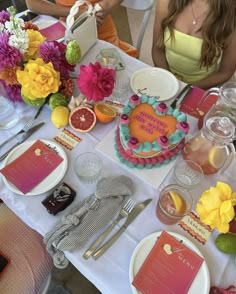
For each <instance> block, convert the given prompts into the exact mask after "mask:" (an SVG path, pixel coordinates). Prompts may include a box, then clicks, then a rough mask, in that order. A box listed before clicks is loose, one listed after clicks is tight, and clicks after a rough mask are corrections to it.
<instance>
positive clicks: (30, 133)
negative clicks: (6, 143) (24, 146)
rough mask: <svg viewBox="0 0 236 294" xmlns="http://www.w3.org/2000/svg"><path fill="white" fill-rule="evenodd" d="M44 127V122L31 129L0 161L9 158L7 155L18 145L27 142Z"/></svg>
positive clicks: (0, 157)
mask: <svg viewBox="0 0 236 294" xmlns="http://www.w3.org/2000/svg"><path fill="white" fill-rule="evenodd" d="M43 125H44V122H41V123H39V124H37V125H36V126H33V127H32V128H31V129H29V130H28V131H27V132H25V133H24V134H23V135H22V137H21V138H20V140H19V141H18V142H17V143H16V144H15V145H13V146H12V147H11V148H10V149H8V150H7V151H6V152H5V153H3V154H2V155H1V156H0V161H1V160H3V159H4V158H5V157H7V155H8V154H9V153H10V152H11V151H12V150H13V149H14V148H15V147H16V146H18V145H20V144H21V143H23V142H24V141H25V140H27V139H28V138H29V137H30V136H31V135H32V134H33V133H34V132H36V131H37V130H38V129H40V128H41V127H42V126H43Z"/></svg>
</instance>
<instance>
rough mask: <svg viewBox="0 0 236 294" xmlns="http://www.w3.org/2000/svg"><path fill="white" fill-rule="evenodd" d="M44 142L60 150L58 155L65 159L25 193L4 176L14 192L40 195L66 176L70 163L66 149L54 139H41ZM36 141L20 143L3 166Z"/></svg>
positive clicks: (5, 181)
mask: <svg viewBox="0 0 236 294" xmlns="http://www.w3.org/2000/svg"><path fill="white" fill-rule="evenodd" d="M40 141H42V142H43V143H45V144H48V145H50V147H52V148H53V149H55V151H56V152H58V155H60V156H61V157H62V158H63V159H64V160H63V161H62V162H61V163H60V164H59V165H58V167H57V168H56V169H55V170H54V171H53V172H52V173H50V174H49V175H48V176H47V177H46V178H45V179H44V180H43V181H42V182H41V183H40V184H38V185H37V186H36V187H34V188H33V189H32V190H31V191H30V192H29V193H27V194H23V193H22V192H21V191H20V190H19V189H18V188H17V187H16V186H14V185H13V184H12V183H11V182H10V181H8V179H7V178H6V177H4V176H3V181H4V183H5V184H6V186H7V187H8V188H9V189H10V190H11V191H12V192H14V193H17V194H20V195H25V196H34V195H39V194H42V193H45V192H47V191H49V190H51V189H52V188H54V187H55V186H56V185H57V184H58V183H59V182H60V181H61V180H62V178H63V177H64V175H65V173H66V170H67V165H68V160H67V156H66V153H65V151H64V149H63V148H62V147H61V146H60V145H59V144H57V143H56V142H54V141H50V140H41V139H40ZM35 142H36V140H34V141H27V142H25V143H22V144H20V145H19V146H17V147H16V148H15V149H13V150H12V151H11V152H10V153H9V154H8V156H7V157H6V159H5V161H4V163H3V166H6V165H7V164H9V163H10V162H12V161H13V160H15V159H16V158H17V157H19V156H20V155H21V154H22V153H24V152H25V151H26V150H27V149H28V148H29V147H30V146H31V145H33V144H34V143H35Z"/></svg>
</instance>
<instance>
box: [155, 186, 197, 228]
mask: <svg viewBox="0 0 236 294" xmlns="http://www.w3.org/2000/svg"><path fill="white" fill-rule="evenodd" d="M192 206H193V198H192V196H191V193H190V192H189V191H188V190H187V189H186V188H184V187H183V186H180V185H177V184H171V185H168V186H166V187H164V188H163V189H162V191H161V192H160V194H159V199H158V202H157V206H156V215H157V218H158V219H159V220H160V221H161V222H162V223H164V224H167V225H172V224H175V223H177V222H178V221H180V220H181V219H182V218H183V217H184V216H185V215H187V214H188V213H189V212H190V211H191V209H192Z"/></svg>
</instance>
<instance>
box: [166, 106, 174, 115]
mask: <svg viewBox="0 0 236 294" xmlns="http://www.w3.org/2000/svg"><path fill="white" fill-rule="evenodd" d="M173 112H174V109H173V108H172V107H170V106H169V107H168V111H167V113H166V114H169V115H172V114H173Z"/></svg>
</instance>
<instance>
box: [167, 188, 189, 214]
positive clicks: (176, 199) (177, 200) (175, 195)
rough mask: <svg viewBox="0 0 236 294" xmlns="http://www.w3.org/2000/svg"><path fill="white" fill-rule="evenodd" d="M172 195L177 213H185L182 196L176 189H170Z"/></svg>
mask: <svg viewBox="0 0 236 294" xmlns="http://www.w3.org/2000/svg"><path fill="white" fill-rule="evenodd" d="M170 196H171V198H172V200H173V202H174V206H175V211H176V214H181V213H183V212H184V211H185V203H184V201H183V199H182V198H181V196H180V195H179V194H178V193H176V192H174V191H170Z"/></svg>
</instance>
